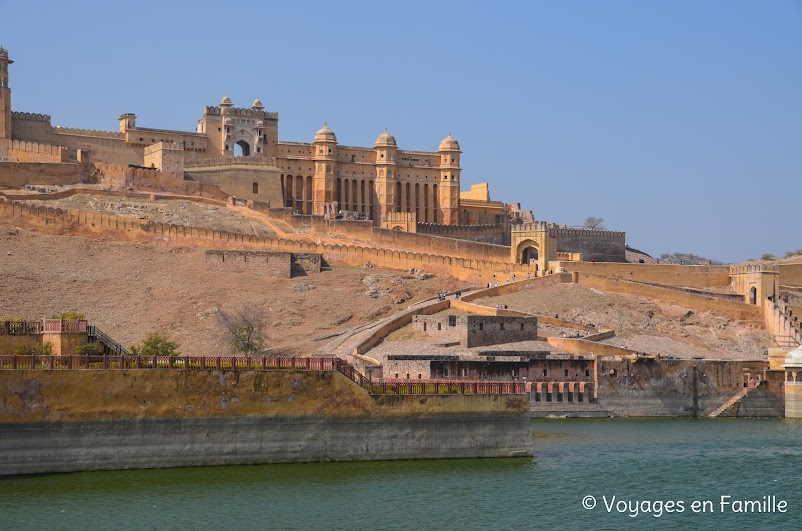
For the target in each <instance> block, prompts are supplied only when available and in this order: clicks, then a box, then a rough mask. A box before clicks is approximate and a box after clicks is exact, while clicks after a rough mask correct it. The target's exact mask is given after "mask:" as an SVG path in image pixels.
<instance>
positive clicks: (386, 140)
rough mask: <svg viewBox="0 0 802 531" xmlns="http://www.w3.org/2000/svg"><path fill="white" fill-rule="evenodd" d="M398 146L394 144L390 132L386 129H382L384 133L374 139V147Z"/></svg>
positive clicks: (393, 138)
mask: <svg viewBox="0 0 802 531" xmlns="http://www.w3.org/2000/svg"><path fill="white" fill-rule="evenodd" d="M397 145H398V144H396V143H395V137H394V136H393V135H391V134H390V131H388V130H387V128H385V129H384V132H383V133H382V134H380V135H379V136H378V137H376V144H375V147H379V146H393V147H396V146H397Z"/></svg>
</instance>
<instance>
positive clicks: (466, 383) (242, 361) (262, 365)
mask: <svg viewBox="0 0 802 531" xmlns="http://www.w3.org/2000/svg"><path fill="white" fill-rule="evenodd" d="M35 369H40V370H81V369H83V370H99V369H102V370H127V369H167V370H171V369H172V370H209V369H217V370H221V369H227V370H243V369H244V370H263V371H265V370H302V371H337V372H339V373H341V374H343V375H345V376H346V377H347V378H348V379H350V380H351V381H353V382H354V383H356V384H357V385H359V386H360V387H362V388H363V389H365V390H367V391H368V392H369V393H370V394H372V395H455V394H457V395H490V394H513V395H523V394H526V393H527V390H526V384H525V383H521V382H489V381H475V380H415V381H375V382H374V381H372V380H370V379H368V378H367V377H366V376H365V375H363V374H362V373H360V372H359V371H357V370H356V369H355V368H354V366H353V365H351V364H349V363H348V362H346V361H344V360H342V359H340V358H335V357H320V358H308V357H283V356H133V355H127V356H78V355H76V356H35V355H24V356H23V355H17V354H11V355H0V370H35Z"/></svg>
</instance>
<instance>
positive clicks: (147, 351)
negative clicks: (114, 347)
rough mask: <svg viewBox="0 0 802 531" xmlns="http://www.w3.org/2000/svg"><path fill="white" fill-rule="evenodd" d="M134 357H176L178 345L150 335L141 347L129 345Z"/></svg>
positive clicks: (158, 336) (156, 335) (161, 337)
mask: <svg viewBox="0 0 802 531" xmlns="http://www.w3.org/2000/svg"><path fill="white" fill-rule="evenodd" d="M129 350H130V351H131V354H133V355H134V356H178V355H179V353H178V344H177V343H175V342H173V341H170V340H169V339H167V338H166V337H164V336H162V335H160V334H150V335H149V336H148V337H146V338H145V340H144V341H143V342H142V344H141V345H131V347H130V349H129Z"/></svg>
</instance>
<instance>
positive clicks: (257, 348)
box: [217, 303, 267, 355]
mask: <svg viewBox="0 0 802 531" xmlns="http://www.w3.org/2000/svg"><path fill="white" fill-rule="evenodd" d="M217 321H218V322H219V323H220V325H221V326H222V327H223V328H224V329H225V331H226V332H227V333H228V336H229V343H230V345H231V349H232V350H233V351H234V352H235V353H237V354H246V355H258V354H261V353H262V351H263V350H264V348H265V339H266V338H265V328H266V322H267V316H266V315H265V312H264V311H263V310H262V309H261V308H260V307H259V306H257V305H256V304H253V303H245V304H243V305H242V306H240V307H238V308H235V309H233V310H230V311H229V310H222V309H221V310H219V311H218V312H217Z"/></svg>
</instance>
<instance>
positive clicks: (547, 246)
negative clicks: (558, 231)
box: [510, 222, 557, 271]
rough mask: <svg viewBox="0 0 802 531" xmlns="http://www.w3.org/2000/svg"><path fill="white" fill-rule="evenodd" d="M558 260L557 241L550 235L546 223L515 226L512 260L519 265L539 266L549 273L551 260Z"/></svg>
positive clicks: (511, 242) (539, 268)
mask: <svg viewBox="0 0 802 531" xmlns="http://www.w3.org/2000/svg"><path fill="white" fill-rule="evenodd" d="M556 259H557V240H556V239H555V238H554V237H553V236H551V235H550V234H549V227H548V224H546V223H545V222H536V223H523V224H520V225H513V226H512V229H511V238H510V260H511V261H513V262H515V263H517V264H529V265H535V264H536V265H537V270H538V271H548V269H549V260H556Z"/></svg>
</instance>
